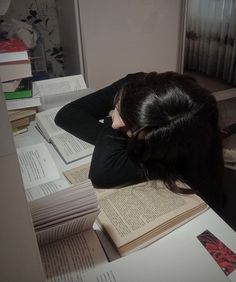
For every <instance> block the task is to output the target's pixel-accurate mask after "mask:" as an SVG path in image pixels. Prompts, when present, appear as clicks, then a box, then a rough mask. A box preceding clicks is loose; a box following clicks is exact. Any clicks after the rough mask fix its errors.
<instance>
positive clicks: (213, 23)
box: [185, 0, 236, 85]
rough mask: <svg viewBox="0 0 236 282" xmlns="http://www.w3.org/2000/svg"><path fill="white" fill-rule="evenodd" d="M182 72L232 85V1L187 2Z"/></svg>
mask: <svg viewBox="0 0 236 282" xmlns="http://www.w3.org/2000/svg"><path fill="white" fill-rule="evenodd" d="M185 42H186V43H185V69H186V70H194V71H198V72H202V73H205V74H207V75H210V76H215V77H217V78H221V79H223V80H225V81H227V82H228V83H230V84H233V85H236V0H189V1H188V13H187V29H186V41H185Z"/></svg>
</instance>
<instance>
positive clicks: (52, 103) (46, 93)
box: [33, 74, 93, 110]
mask: <svg viewBox="0 0 236 282" xmlns="http://www.w3.org/2000/svg"><path fill="white" fill-rule="evenodd" d="M92 91H93V90H92V89H90V88H87V86H86V83H85V81H84V78H83V76H82V75H81V74H78V75H70V76H63V77H57V78H50V79H44V80H39V81H34V82H33V92H34V95H38V96H40V98H41V103H42V105H41V110H46V109H50V108H55V107H59V106H63V105H65V104H67V103H69V102H71V101H74V100H76V99H78V98H81V97H83V96H85V95H88V94H89V93H91V92H92Z"/></svg>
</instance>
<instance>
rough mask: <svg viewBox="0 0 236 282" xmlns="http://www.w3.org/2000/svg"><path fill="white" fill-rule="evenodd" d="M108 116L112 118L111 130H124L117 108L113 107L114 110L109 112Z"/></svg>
mask: <svg viewBox="0 0 236 282" xmlns="http://www.w3.org/2000/svg"><path fill="white" fill-rule="evenodd" d="M109 116H111V118H112V128H113V129H119V128H124V127H125V124H124V122H123V120H122V118H121V116H120V114H119V112H118V110H117V108H116V107H115V109H114V110H111V111H110V112H109Z"/></svg>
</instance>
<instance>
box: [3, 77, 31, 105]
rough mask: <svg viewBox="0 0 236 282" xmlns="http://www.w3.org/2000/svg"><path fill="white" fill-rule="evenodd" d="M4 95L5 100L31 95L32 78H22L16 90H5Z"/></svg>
mask: <svg viewBox="0 0 236 282" xmlns="http://www.w3.org/2000/svg"><path fill="white" fill-rule="evenodd" d="M4 95H5V99H6V100H12V99H23V98H30V97H32V78H31V77H27V78H24V79H22V80H21V82H20V84H19V86H18V87H17V89H16V91H13V92H5V93H4Z"/></svg>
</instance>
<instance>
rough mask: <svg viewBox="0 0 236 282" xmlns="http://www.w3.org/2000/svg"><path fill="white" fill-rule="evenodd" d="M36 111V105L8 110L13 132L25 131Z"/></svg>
mask: <svg viewBox="0 0 236 282" xmlns="http://www.w3.org/2000/svg"><path fill="white" fill-rule="evenodd" d="M36 113H37V108H36V107H32V108H25V109H21V110H11V111H8V116H9V120H10V123H11V126H12V132H13V134H14V135H16V134H19V133H23V132H25V131H27V130H28V126H29V124H30V122H31V121H32V120H34V119H35V115H36Z"/></svg>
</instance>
